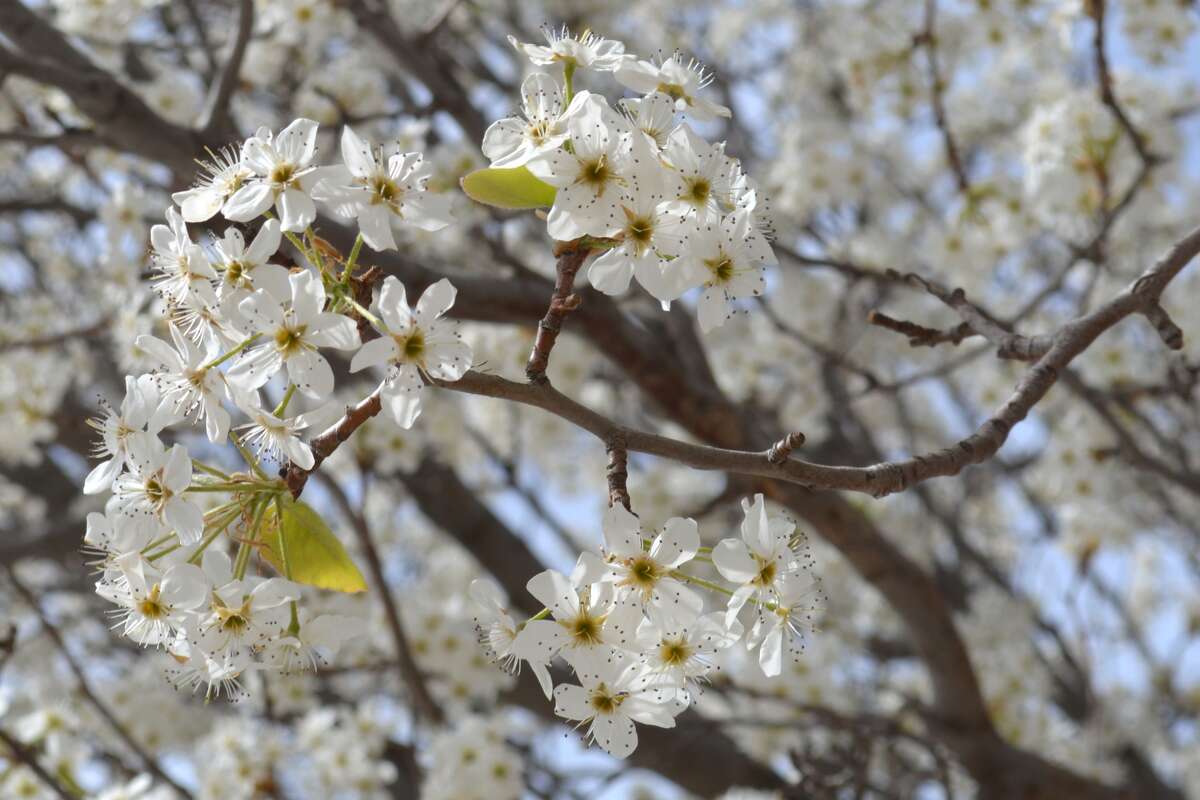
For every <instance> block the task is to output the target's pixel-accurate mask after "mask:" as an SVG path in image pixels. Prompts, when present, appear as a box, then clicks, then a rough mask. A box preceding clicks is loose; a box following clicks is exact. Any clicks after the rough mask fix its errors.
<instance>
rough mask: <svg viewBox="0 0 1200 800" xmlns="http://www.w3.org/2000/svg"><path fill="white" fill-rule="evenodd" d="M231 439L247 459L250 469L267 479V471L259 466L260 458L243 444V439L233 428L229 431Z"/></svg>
mask: <svg viewBox="0 0 1200 800" xmlns="http://www.w3.org/2000/svg"><path fill="white" fill-rule="evenodd" d="M229 439H230V441H232V442H233V446H234V447H236V448H237V449H238V452H239V453H241V454H242V458H244V459H245V460H246V463H247V464H249V465H250V469H252V470H254V474H255V475H257V476H258V477H260V478H262V479H263V480H264V481H265V480H266V479H267V473H265V472H263V468H262V467H260V466H259V464H258V459H257V458H255V457H254V454H253V453H251V452H250V451H249V450H248V449H247V448H246V446H245V445H244V444H242V440H241V439H239V438H238V435H237V434H236V433H234V432H233V431H232V430H231V431H229Z"/></svg>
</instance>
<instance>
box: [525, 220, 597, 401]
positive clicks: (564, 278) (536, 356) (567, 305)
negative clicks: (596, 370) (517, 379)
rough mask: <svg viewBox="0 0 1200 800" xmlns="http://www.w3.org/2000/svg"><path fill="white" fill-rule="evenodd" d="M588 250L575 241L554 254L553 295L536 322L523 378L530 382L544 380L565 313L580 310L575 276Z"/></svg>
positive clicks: (561, 247)
mask: <svg viewBox="0 0 1200 800" xmlns="http://www.w3.org/2000/svg"><path fill="white" fill-rule="evenodd" d="M588 252H589V251H588V248H587V247H585V246H583V245H582V244H580V243H577V242H571V243H567V244H565V245H562V246H560V248H559V249H558V251H557V253H556V255H557V256H558V259H557V262H556V263H555V275H556V278H555V281H554V294H553V295H552V296H551V298H550V307H549V308H548V309H546V316H544V317H542V321H541V322H539V323H538V330H537V337H536V338H535V339H534V341H533V350H532V352H530V354H529V362H528V363H527V364H526V365H525V375H526V376H528V378H529V380H530V381H532V382H533V383H543V382H545V381H546V368H547V367H548V366H550V351H551V350H553V349H554V342H555V341H557V339H558V332H559V331H561V330H562V324H563V320H564V319H565V318H566V316H567V314H569V313H570V312H572V311H574V310H575V309H576V308H579V295H577V294H575V292H574V289H575V274H576V273H577V272H579V268H580V267H582V266H583V262H584V260H585V259H587V256H588Z"/></svg>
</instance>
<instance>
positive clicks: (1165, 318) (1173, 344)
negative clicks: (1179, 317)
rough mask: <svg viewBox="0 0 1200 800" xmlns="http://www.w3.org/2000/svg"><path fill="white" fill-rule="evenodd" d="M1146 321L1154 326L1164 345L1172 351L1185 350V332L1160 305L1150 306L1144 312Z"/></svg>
mask: <svg viewBox="0 0 1200 800" xmlns="http://www.w3.org/2000/svg"><path fill="white" fill-rule="evenodd" d="M1143 313H1144V315H1145V317H1146V319H1148V320H1149V321H1150V324H1151V325H1153V326H1154V330H1155V331H1157V332H1158V336H1159V338H1160V339H1162V340H1163V344H1165V345H1166V346H1167V347H1169V348H1171V349H1172V350H1182V349H1183V331H1182V330H1181V329H1180V327H1179V326H1178V325H1176V324H1175V320H1173V319H1171V316H1170V315H1169V314H1167V310H1166V309H1165V308H1163V307H1162V306H1161V305H1160V304H1158V303H1154V304H1152V305H1151V306H1149V307H1148V308H1147V309H1146V310H1145V311H1144V312H1143Z"/></svg>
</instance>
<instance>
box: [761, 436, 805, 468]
mask: <svg viewBox="0 0 1200 800" xmlns="http://www.w3.org/2000/svg"><path fill="white" fill-rule="evenodd" d="M803 444H804V434H803V433H801V432H800V431H792V432H791V433H789V434H788V435H787V436H785V437H783V438H782V439H780V440H779V441H778V442H776V443H775V444H773V445H772V446H771V449H770V450H768V451H767V461H770V462H771V463H772V464H782V463H783V462H785V461H787V460H788V456H790V455H791V454H792V451H793V450H795V449H796V448H797V447H800V446H801V445H803Z"/></svg>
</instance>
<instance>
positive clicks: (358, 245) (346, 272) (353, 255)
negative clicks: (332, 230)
mask: <svg viewBox="0 0 1200 800" xmlns="http://www.w3.org/2000/svg"><path fill="white" fill-rule="evenodd" d="M362 246H363V238H362V234H361V233H360V234H359V235H358V236H356V237H355V238H354V246H353V247H351V248H350V257H349V258H347V259H346V268H345V269H343V270H342V283H349V282H350V276H351V274H353V272H354V264H355V262H357V261H358V251H359V250H362Z"/></svg>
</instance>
